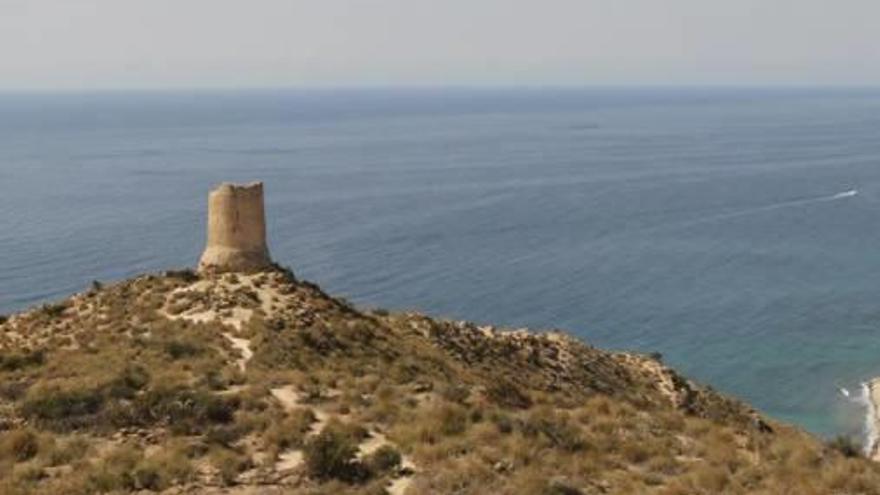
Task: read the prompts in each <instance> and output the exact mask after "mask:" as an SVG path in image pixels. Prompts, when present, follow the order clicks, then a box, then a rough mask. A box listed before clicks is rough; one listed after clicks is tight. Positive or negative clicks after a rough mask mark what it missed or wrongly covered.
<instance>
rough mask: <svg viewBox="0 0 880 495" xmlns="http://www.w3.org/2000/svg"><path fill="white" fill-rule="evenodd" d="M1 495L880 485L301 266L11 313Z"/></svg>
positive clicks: (599, 371) (774, 434)
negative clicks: (308, 278) (366, 299)
mask: <svg viewBox="0 0 880 495" xmlns="http://www.w3.org/2000/svg"><path fill="white" fill-rule="evenodd" d="M0 428H2V437H0V480H2V481H0V493H3V494H19V493H21V494H26V493H27V494H29V493H40V494H62V493H63V494H91V493H128V492H138V493H151V492H162V493H169V494H170V493H206V494H208V493H211V494H213V493H237V494H282V493H284V494H288V493H289V494H319V493H334V494H345V493H364V494H385V493H387V494H419V495H421V494H485V493H494V494H538V495H541V494H547V495H551V494H555V495H574V494H594V493H595V494H598V493H627V494H637V493H656V494H670V495H671V494H699V493H705V494H716V493H767V494H783V493H791V494H830V493H841V494H843V493H880V470H878V468H877V466H876V465H875V464H874V463H871V462H869V461H867V460H865V459H863V458H862V457H861V456H860V453H859V451H858V450H857V449H856V448H855V447H854V446H852V445H851V444H849V443H847V442H845V441H839V442H835V443H833V444H825V443H823V442H821V441H819V440H817V439H815V438H813V437H811V436H810V435H808V434H806V433H804V432H802V431H800V430H798V429H796V428H794V427H791V426H787V425H784V424H780V423H778V422H775V421H772V420H769V419H767V418H763V417H762V416H761V415H759V414H758V413H756V412H755V411H754V410H752V409H751V408H750V407H748V406H747V405H745V404H742V403H740V402H738V401H735V400H732V399H729V398H726V397H724V396H722V395H720V394H718V393H715V392H713V391H712V390H710V389H708V388H704V387H701V386H698V385H695V384H694V383H691V382H690V381H688V380H686V379H684V378H683V377H681V376H679V375H678V374H676V373H675V372H674V371H672V370H670V369H669V368H667V367H665V366H664V365H663V364H662V363H661V362H660V361H658V360H657V359H654V358H652V357H649V356H643V355H638V354H632V353H615V352H607V351H602V350H599V349H595V348H593V347H591V346H589V345H586V344H584V343H582V342H581V341H579V340H576V339H574V338H572V337H569V336H567V335H565V334H564V333H560V332H542V333H530V332H527V331H522V330H518V331H506V330H502V329H497V328H494V327H487V326H476V325H473V324H470V323H466V322H452V321H443V320H437V319H432V318H429V317H426V316H423V315H420V314H415V313H389V312H386V311H383V310H364V309H359V308H355V307H353V306H352V305H350V304H348V303H346V302H345V301H343V300H340V299H336V298H333V297H330V296H328V295H327V294H325V293H324V292H322V291H321V290H320V289H319V288H318V287H317V286H315V285H313V284H310V283H307V282H302V281H298V280H296V279H295V278H294V276H293V275H292V273H290V272H289V271H287V270H282V269H275V270H269V271H264V272H258V273H248V274H245V273H227V274H222V275H197V274H195V273H193V272H190V271H181V272H168V273H165V274H161V275H146V276H141V277H138V278H135V279H132V280H128V281H124V282H120V283H116V284H113V285H108V286H102V285H101V284H99V283H95V284H94V286H93V287H92V288H91V289H90V290H88V291H86V292H83V293H81V294H77V295H75V296H73V297H71V298H69V299H67V300H65V301H61V302H58V303H56V304H49V305H45V306H42V307H40V308H36V309H34V310H31V311H28V312H25V313H23V314H18V315H13V316H9V317H0Z"/></svg>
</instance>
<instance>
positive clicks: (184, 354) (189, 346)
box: [165, 340, 202, 360]
mask: <svg viewBox="0 0 880 495" xmlns="http://www.w3.org/2000/svg"><path fill="white" fill-rule="evenodd" d="M165 352H166V353H167V354H168V356H170V357H171V359H175V360H177V359H183V358H189V357H193V356H197V355H199V354H201V352H202V347H201V346H199V345H196V344H194V343H192V342H184V341H181V340H172V341H169V342H166V343H165Z"/></svg>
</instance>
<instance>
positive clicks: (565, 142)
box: [0, 89, 880, 434]
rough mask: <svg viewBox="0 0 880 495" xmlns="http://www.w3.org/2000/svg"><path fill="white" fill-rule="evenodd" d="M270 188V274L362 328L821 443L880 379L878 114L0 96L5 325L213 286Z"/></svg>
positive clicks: (752, 101) (742, 107) (717, 106)
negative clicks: (237, 206) (89, 304)
mask: <svg viewBox="0 0 880 495" xmlns="http://www.w3.org/2000/svg"><path fill="white" fill-rule="evenodd" d="M254 179H259V180H263V181H265V182H266V191H267V207H268V215H269V228H270V243H271V249H272V253H273V255H274V257H275V258H276V259H277V260H279V261H280V262H282V263H284V264H287V265H290V266H292V267H293V268H294V271H295V272H296V273H297V274H299V275H300V276H301V277H304V278H307V279H310V280H313V281H316V282H318V283H320V284H321V285H322V286H324V287H325V288H326V289H328V290H329V291H331V292H332V293H335V294H340V295H344V296H346V297H348V298H349V299H351V300H353V301H355V302H358V303H361V304H364V305H378V306H383V307H388V308H394V309H420V310H424V311H426V312H429V313H432V314H434V315H439V316H448V317H454V318H462V319H471V320H476V321H479V322H494V323H499V324H506V325H513V326H532V327H539V328H551V327H559V328H565V329H569V330H571V331H573V332H575V333H576V334H577V335H579V336H581V337H583V338H585V339H586V340H588V341H589V342H591V343H593V344H596V345H598V346H602V347H610V348H621V349H635V350H642V351H659V352H662V353H663V355H664V357H665V360H666V361H667V362H668V363H670V364H672V365H674V366H675V367H677V368H678V369H680V370H682V371H683V372H685V373H687V374H688V375H690V376H691V377H693V378H696V379H698V380H700V381H702V382H705V383H709V384H711V385H713V386H714V387H715V388H717V389H720V390H722V391H725V392H728V393H731V394H735V395H737V396H739V397H742V398H744V399H746V400H748V401H750V402H752V403H753V404H755V405H756V406H758V407H759V408H760V409H762V410H763V411H765V412H767V413H769V414H771V415H774V416H776V417H778V418H782V419H786V420H791V421H795V422H797V423H799V424H801V425H803V426H804V427H806V428H808V429H810V430H812V431H814V432H817V433H821V434H833V433H839V432H846V433H853V434H858V433H859V432H860V428H861V427H862V421H863V419H862V417H863V411H862V410H861V408H860V407H859V406H858V405H857V404H856V403H855V402H853V401H852V400H848V399H846V398H845V397H844V396H843V395H842V394H841V393H840V392H839V387H842V388H846V389H848V390H850V391H852V395H853V397H855V396H857V395H858V389H859V383H860V382H861V381H862V380H865V379H867V378H869V377H872V376H875V375H880V92H871V91H824V90H791V91H788V90H699V89H664V90H644V89H643V90H636V89H632V90H611V89H606V90H600V89H596V90H552V91H539V90H521V91H505V90H363V91H360V90H346V91H299V92H296V91H290V92H250V93H248V92H242V93H105V94H67V95H24V94H6V95H2V96H0V312H7V313H8V312H12V311H16V310H20V309H24V308H26V307H28V306H30V305H33V304H35V303H39V302H41V301H46V300H52V299H58V298H61V297H63V296H66V295H68V294H69V293H71V292H74V291H79V290H82V289H84V288H85V287H86V286H87V285H88V284H89V282H90V281H91V280H93V279H98V280H104V281H109V280H114V279H120V278H124V277H128V276H131V275H134V274H138V273H141V272H144V271H155V270H161V269H165V268H169V267H175V266H187V265H189V266H192V265H193V264H194V263H195V261H196V258H197V257H198V255H199V252H200V250H201V248H202V246H203V242H204V225H203V220H204V216H205V207H206V194H207V191H208V190H209V188H210V187H211V186H212V185H214V184H215V183H217V182H219V181H223V180H234V181H246V180H254Z"/></svg>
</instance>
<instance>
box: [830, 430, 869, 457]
mask: <svg viewBox="0 0 880 495" xmlns="http://www.w3.org/2000/svg"><path fill="white" fill-rule="evenodd" d="M828 447H830V448H832V449H834V450H836V451H838V452H840V453H841V454H843V455H844V457H860V456H861V455H862V449H861V447H860V446H859V445H858V443H856V441H855V440H853V439H852V438H850V437H848V436H846V435H838V436H836V437H834V438H833V439H832V440H830V441H829V442H828Z"/></svg>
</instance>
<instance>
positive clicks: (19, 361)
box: [0, 349, 46, 371]
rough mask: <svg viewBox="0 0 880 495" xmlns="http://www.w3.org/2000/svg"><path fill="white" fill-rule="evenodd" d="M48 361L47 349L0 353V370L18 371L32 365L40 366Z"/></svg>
mask: <svg viewBox="0 0 880 495" xmlns="http://www.w3.org/2000/svg"><path fill="white" fill-rule="evenodd" d="M45 362H46V355H45V351H43V350H42V349H40V350H36V351H22V352H10V353H5V354H0V371H16V370H20V369H23V368H27V367H30V366H40V365H42V364H43V363H45Z"/></svg>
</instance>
